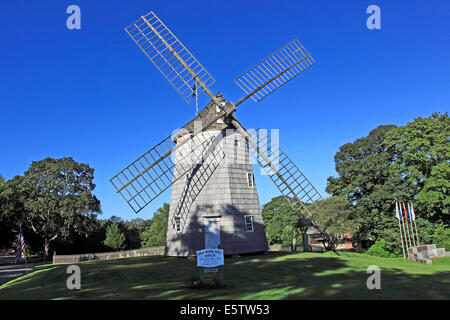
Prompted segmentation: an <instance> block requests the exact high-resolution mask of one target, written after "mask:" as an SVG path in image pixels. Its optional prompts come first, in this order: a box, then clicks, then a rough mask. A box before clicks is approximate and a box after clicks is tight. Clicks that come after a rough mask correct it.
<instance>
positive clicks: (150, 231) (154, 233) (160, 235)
mask: <svg viewBox="0 0 450 320" xmlns="http://www.w3.org/2000/svg"><path fill="white" fill-rule="evenodd" d="M168 219H169V204H168V203H164V205H163V206H162V207H161V208H159V209H158V210H157V211H156V212H155V214H154V215H153V219H152V223H151V225H150V226H149V227H148V228H146V229H145V231H143V232H142V234H141V244H142V247H143V248H148V247H157V246H164V245H165V244H166V233H167V224H168Z"/></svg>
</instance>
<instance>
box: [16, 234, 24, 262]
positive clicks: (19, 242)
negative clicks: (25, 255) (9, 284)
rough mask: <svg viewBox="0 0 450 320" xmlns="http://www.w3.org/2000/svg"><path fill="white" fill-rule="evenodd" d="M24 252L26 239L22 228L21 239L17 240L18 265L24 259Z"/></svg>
mask: <svg viewBox="0 0 450 320" xmlns="http://www.w3.org/2000/svg"><path fill="white" fill-rule="evenodd" d="M24 250H25V239H24V238H23V232H22V227H20V231H19V239H17V249H16V263H17V261H19V259H20V258H21V257H22V252H23V251H24Z"/></svg>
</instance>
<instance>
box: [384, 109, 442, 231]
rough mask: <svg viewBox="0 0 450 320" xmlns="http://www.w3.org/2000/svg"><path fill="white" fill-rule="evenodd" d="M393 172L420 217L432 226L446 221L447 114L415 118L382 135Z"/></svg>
mask: <svg viewBox="0 0 450 320" xmlns="http://www.w3.org/2000/svg"><path fill="white" fill-rule="evenodd" d="M384 144H385V145H386V146H387V148H388V150H389V152H390V153H392V154H393V155H394V163H393V165H392V168H393V171H394V172H396V174H397V175H400V176H401V177H402V182H403V190H404V193H405V194H407V196H408V199H415V200H416V206H415V208H416V209H417V211H418V212H420V213H421V217H425V218H427V219H428V220H430V221H432V222H435V223H444V224H445V223H448V221H449V218H450V197H449V194H448V191H449V189H450V164H449V161H450V119H449V117H448V115H447V113H445V114H443V115H441V114H439V113H433V114H432V115H431V116H430V117H428V118H421V117H418V118H416V119H414V121H413V122H411V123H408V124H407V125H406V126H403V127H399V128H396V129H394V130H392V131H390V132H389V133H388V134H387V135H386V141H385V143H384Z"/></svg>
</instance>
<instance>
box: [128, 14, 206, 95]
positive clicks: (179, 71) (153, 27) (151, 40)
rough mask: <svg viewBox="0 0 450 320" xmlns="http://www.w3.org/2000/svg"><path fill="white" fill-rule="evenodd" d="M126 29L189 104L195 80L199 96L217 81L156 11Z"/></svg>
mask: <svg viewBox="0 0 450 320" xmlns="http://www.w3.org/2000/svg"><path fill="white" fill-rule="evenodd" d="M125 31H126V32H127V33H128V34H129V36H130V37H131V38H132V39H133V40H134V42H135V43H136V44H137V46H138V47H139V48H140V49H141V50H142V52H144V54H145V55H146V56H147V57H148V58H149V59H150V61H152V63H153V64H154V65H155V66H156V68H158V70H159V71H160V72H161V73H162V74H163V75H164V77H165V78H166V79H167V80H168V81H169V82H170V84H171V85H172V86H173V87H174V88H175V90H177V91H178V93H179V94H180V95H181V96H182V97H183V99H185V100H186V102H187V103H190V102H191V101H192V100H193V99H194V97H193V90H194V84H195V83H197V84H198V85H197V86H196V88H197V90H196V92H197V96H199V95H200V94H201V93H202V92H203V91H204V90H208V87H209V86H211V85H212V84H213V83H214V82H215V80H214V78H213V77H212V76H211V75H210V74H209V73H208V71H206V69H205V68H204V67H203V66H202V65H201V64H200V62H198V61H197V59H196V58H195V57H194V56H193V55H192V54H191V53H190V52H189V50H188V49H186V47H185V46H184V45H183V44H182V43H181V42H180V40H178V38H177V37H176V36H175V35H174V34H173V33H172V32H171V31H170V30H169V29H168V28H167V27H166V25H165V24H164V23H163V22H162V21H161V20H160V19H159V18H158V17H157V16H156V15H155V14H154V13H153V12H150V13H148V14H147V15H145V16H142V17H141V18H140V19H138V20H137V21H136V22H134V23H132V24H131V25H129V26H128V27H126V28H125ZM208 94H209V93H208Z"/></svg>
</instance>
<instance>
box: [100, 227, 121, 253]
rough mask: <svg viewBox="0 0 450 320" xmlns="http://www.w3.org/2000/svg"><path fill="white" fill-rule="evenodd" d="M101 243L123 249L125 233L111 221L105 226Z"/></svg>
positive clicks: (115, 248)
mask: <svg viewBox="0 0 450 320" xmlns="http://www.w3.org/2000/svg"><path fill="white" fill-rule="evenodd" d="M103 243H104V244H105V245H106V246H107V247H109V248H111V249H113V250H116V251H119V250H123V249H125V235H124V234H123V233H122V232H120V230H119V224H117V223H113V224H111V225H109V226H108V227H107V228H106V239H105V241H104V242H103Z"/></svg>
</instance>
